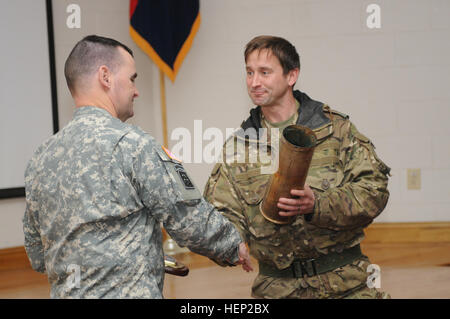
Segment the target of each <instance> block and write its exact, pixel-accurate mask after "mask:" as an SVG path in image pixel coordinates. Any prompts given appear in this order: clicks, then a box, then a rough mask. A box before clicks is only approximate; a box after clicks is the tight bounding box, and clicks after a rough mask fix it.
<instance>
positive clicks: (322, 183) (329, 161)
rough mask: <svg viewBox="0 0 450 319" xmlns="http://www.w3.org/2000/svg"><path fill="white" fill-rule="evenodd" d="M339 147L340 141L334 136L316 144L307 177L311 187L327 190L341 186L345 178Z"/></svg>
mask: <svg viewBox="0 0 450 319" xmlns="http://www.w3.org/2000/svg"><path fill="white" fill-rule="evenodd" d="M339 148H340V143H339V141H338V140H337V139H336V138H334V137H330V138H328V139H326V140H325V141H323V142H322V143H320V144H319V145H317V146H316V148H315V150H314V155H313V158H312V161H311V166H310V167H309V171H308V177H307V179H306V183H307V184H308V185H309V186H310V187H311V188H314V189H316V190H319V191H322V192H325V191H327V190H328V189H330V188H333V187H336V186H339V184H340V182H341V181H342V179H343V170H342V163H341V162H340V159H339Z"/></svg>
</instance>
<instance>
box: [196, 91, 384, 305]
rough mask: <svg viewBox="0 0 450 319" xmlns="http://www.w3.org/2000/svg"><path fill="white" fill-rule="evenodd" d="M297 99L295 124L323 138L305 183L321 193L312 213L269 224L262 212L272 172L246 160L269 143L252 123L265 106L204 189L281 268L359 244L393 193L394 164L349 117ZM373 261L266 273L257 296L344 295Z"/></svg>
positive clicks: (258, 251)
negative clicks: (285, 274)
mask: <svg viewBox="0 0 450 319" xmlns="http://www.w3.org/2000/svg"><path fill="white" fill-rule="evenodd" d="M294 96H295V98H296V99H297V100H298V101H299V102H300V108H299V116H298V119H297V124H300V125H304V126H307V127H309V128H311V129H313V130H314V132H315V134H316V136H317V139H318V142H317V147H316V149H315V152H314V156H313V159H312V162H311V166H310V169H309V173H308V177H307V180H306V183H307V184H308V185H309V186H310V187H311V188H312V190H313V192H314V195H315V198H316V200H315V207H314V211H313V213H312V214H310V215H309V216H306V217H305V216H297V217H296V219H295V221H294V222H293V223H292V224H288V225H278V224H274V223H271V222H269V221H267V220H266V219H265V218H264V217H263V216H262V215H261V213H260V211H259V204H260V202H261V201H262V199H263V197H264V193H265V191H266V188H267V186H268V182H269V179H270V176H271V174H261V168H263V167H264V165H263V164H262V162H261V161H257V162H256V163H251V162H248V160H249V158H255V156H253V157H252V155H251V154H254V153H257V152H258V146H259V147H265V146H266V145H265V144H264V139H263V138H262V136H260V135H258V134H256V135H253V136H251V133H248V132H249V130H248V129H249V128H254V129H259V128H261V121H260V118H261V111H260V107H257V108H255V109H253V110H251V112H250V114H251V115H250V117H249V118H248V119H247V120H246V121H244V122H243V124H242V126H241V129H240V130H239V131H237V132H236V133H235V134H234V136H232V137H231V138H230V139H228V141H227V142H226V143H225V145H224V149H223V154H224V160H223V162H222V163H218V164H216V166H215V167H214V168H213V171H212V173H211V176H210V178H209V180H208V182H207V184H206V187H205V192H204V196H205V198H206V199H207V200H208V201H209V202H211V203H212V204H213V205H214V206H216V208H217V209H218V210H219V211H221V212H222V214H223V215H224V216H226V217H227V218H229V219H230V220H231V221H232V222H233V223H234V224H235V225H237V226H238V228H239V230H240V232H241V234H242V235H243V237H245V238H246V241H247V242H248V243H249V247H250V252H251V254H252V255H253V256H254V257H255V258H256V259H257V260H258V261H259V262H260V263H261V262H262V263H264V264H268V265H271V266H272V267H276V268H277V269H284V268H286V267H288V266H290V264H291V263H292V261H293V260H294V259H302V260H303V259H311V258H318V257H320V256H322V255H325V254H327V253H329V252H341V251H342V250H344V249H347V248H350V247H353V246H355V245H358V244H359V243H360V242H361V241H362V240H363V238H364V232H363V229H364V228H365V227H366V226H368V225H369V224H370V223H371V222H372V221H373V219H374V218H375V217H376V216H378V215H379V214H380V213H381V212H382V211H383V209H384V207H385V206H386V204H387V201H388V197H389V192H388V190H387V184H388V177H387V175H388V174H389V170H390V169H389V168H388V167H387V166H386V165H385V164H384V163H383V162H382V161H381V160H380V159H379V158H378V157H377V155H376V153H375V151H374V146H373V145H372V143H371V142H370V140H369V139H368V138H367V137H365V136H364V135H362V134H361V133H360V132H359V131H358V130H357V129H356V127H355V126H354V125H353V124H352V123H351V122H350V121H349V119H348V116H346V115H344V114H342V113H339V112H336V111H333V110H331V109H330V108H329V107H328V106H326V105H324V104H323V103H320V102H317V101H314V100H312V99H310V98H309V97H308V96H307V95H306V94H304V93H301V92H299V91H295V92H294ZM250 132H252V131H251V130H250ZM253 132H255V131H254V130H253ZM258 132H259V131H256V133H258ZM266 140H267V139H266ZM269 141H270V139H269ZM268 143H270V142H268ZM271 147H272V146H271V145H268V149H269V150H270V149H271ZM236 150H237V151H236ZM243 151H245V152H247V154H242V152H243ZM276 151H277V150H272V152H276ZM239 153H241V154H239ZM236 158H237V159H238V160H237V161H236ZM243 158H244V159H245V161H244V163H242V162H243V161H242V159H243ZM367 265H368V259H367V258H366V257H365V256H364V257H363V258H362V259H360V260H357V261H355V262H354V263H353V264H350V265H347V266H344V267H342V268H340V269H337V270H335V271H331V272H329V273H325V274H322V275H319V276H313V277H305V278H271V277H267V276H262V275H261V274H260V275H259V276H258V277H257V278H256V280H255V282H254V285H253V295H254V296H255V297H266V298H283V297H294V298H303V297H343V296H346V295H349V294H350V292H351V291H353V290H355V289H360V288H361V287H363V286H365V284H366V278H367V275H368V274H367V273H366V268H367ZM375 295H376V294H375Z"/></svg>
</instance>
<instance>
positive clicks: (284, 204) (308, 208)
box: [277, 184, 315, 216]
mask: <svg viewBox="0 0 450 319" xmlns="http://www.w3.org/2000/svg"><path fill="white" fill-rule="evenodd" d="M291 195H292V196H293V197H297V198H285V197H280V199H279V200H278V204H277V206H278V208H279V209H280V216H294V215H304V214H309V213H312V212H313V209H314V201H315V197H314V193H313V191H312V189H311V188H310V187H309V186H308V185H307V184H305V189H304V190H296V189H291Z"/></svg>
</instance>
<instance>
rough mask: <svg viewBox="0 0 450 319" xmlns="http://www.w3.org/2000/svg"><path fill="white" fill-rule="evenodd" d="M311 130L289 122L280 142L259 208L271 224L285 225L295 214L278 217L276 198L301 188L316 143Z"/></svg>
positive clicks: (287, 196)
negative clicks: (272, 171)
mask: <svg viewBox="0 0 450 319" xmlns="http://www.w3.org/2000/svg"><path fill="white" fill-rule="evenodd" d="M316 141H317V138H316V135H315V134H314V132H313V131H312V130H311V129H309V128H307V127H305V126H301V125H289V126H288V127H286V128H285V129H284V130H283V134H282V135H281V141H280V154H279V155H280V156H279V165H278V171H277V172H276V173H275V174H273V175H272V177H271V179H270V182H269V186H268V188H267V190H266V194H265V196H264V199H263V201H262V202H261V204H260V206H259V209H260V211H261V214H262V215H263V216H264V217H265V218H266V219H267V220H269V221H271V222H272V223H276V224H289V223H291V222H293V220H294V218H295V216H280V214H279V211H280V208H278V206H277V203H278V199H279V198H280V197H286V198H289V197H291V198H292V195H291V189H299V190H301V189H303V188H304V186H305V180H306V177H307V176H308V170H309V165H310V164H311V159H312V157H313V154H314V148H315V146H316Z"/></svg>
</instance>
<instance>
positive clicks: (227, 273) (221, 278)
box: [0, 243, 450, 299]
mask: <svg viewBox="0 0 450 319" xmlns="http://www.w3.org/2000/svg"><path fill="white" fill-rule="evenodd" d="M362 248H363V253H364V254H366V255H367V256H369V258H370V259H371V262H372V263H374V264H377V265H379V266H380V268H381V289H382V290H384V291H387V292H389V293H390V294H391V296H392V297H393V298H402V299H403V298H446V299H448V298H450V244H449V243H444V244H440V243H431V244H430V243H416V244H411V243H409V244H406V243H403V244H402V243H399V244H365V245H363V246H362ZM177 259H179V260H180V261H182V262H183V263H185V264H186V265H187V266H188V267H189V268H190V272H189V275H188V276H187V277H175V276H171V275H166V279H165V286H164V296H165V298H200V299H210V298H251V296H250V287H251V284H252V281H253V279H254V277H255V276H256V274H257V265H256V263H255V262H254V266H255V268H256V270H255V271H254V272H253V273H246V272H244V271H243V270H242V268H241V267H231V268H230V267H228V268H221V267H219V266H217V265H215V264H214V263H213V262H211V261H210V260H209V259H207V258H205V257H202V256H199V255H195V254H192V253H188V254H183V255H178V256H177ZM49 292H50V287H49V285H48V282H47V277H46V276H45V275H42V274H39V273H36V272H34V271H33V270H31V268H22V269H9V270H3V271H0V298H49Z"/></svg>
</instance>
